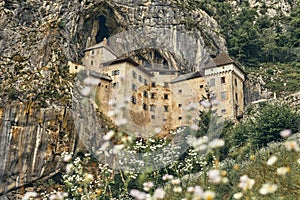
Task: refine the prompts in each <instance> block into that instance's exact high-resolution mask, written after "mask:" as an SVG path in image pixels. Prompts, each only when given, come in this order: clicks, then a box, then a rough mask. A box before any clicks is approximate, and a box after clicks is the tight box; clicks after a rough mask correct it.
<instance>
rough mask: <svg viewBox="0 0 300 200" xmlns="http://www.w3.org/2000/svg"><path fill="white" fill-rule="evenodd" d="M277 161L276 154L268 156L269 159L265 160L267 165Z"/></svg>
mask: <svg viewBox="0 0 300 200" xmlns="http://www.w3.org/2000/svg"><path fill="white" fill-rule="evenodd" d="M276 161H277V157H276V156H272V157H270V158H269V160H268V161H267V165H270V166H271V165H273V164H274V163H275V162H276Z"/></svg>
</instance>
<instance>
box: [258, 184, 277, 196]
mask: <svg viewBox="0 0 300 200" xmlns="http://www.w3.org/2000/svg"><path fill="white" fill-rule="evenodd" d="M276 190H277V185H276V184H269V183H265V184H263V185H262V187H261V188H260V189H259V193H260V194H262V195H266V194H270V193H274V192H275V191H276Z"/></svg>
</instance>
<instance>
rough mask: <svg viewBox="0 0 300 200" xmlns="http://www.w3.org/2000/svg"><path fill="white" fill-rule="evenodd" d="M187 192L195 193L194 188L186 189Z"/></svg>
mask: <svg viewBox="0 0 300 200" xmlns="http://www.w3.org/2000/svg"><path fill="white" fill-rule="evenodd" d="M186 191H187V192H194V188H193V187H188V188H187V189H186Z"/></svg>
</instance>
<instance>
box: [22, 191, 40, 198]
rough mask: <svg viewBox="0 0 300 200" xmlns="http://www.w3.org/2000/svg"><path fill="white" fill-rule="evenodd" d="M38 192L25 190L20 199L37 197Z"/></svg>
mask: <svg viewBox="0 0 300 200" xmlns="http://www.w3.org/2000/svg"><path fill="white" fill-rule="evenodd" d="M37 196H38V193H36V192H26V193H25V195H24V196H23V198H22V200H29V199H31V198H34V197H37Z"/></svg>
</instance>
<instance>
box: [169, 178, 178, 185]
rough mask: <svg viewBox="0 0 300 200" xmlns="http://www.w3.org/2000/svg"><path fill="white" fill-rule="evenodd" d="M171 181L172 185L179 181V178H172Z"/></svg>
mask: <svg viewBox="0 0 300 200" xmlns="http://www.w3.org/2000/svg"><path fill="white" fill-rule="evenodd" d="M171 183H172V184H173V185H178V184H179V183H180V180H179V179H174V180H171Z"/></svg>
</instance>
